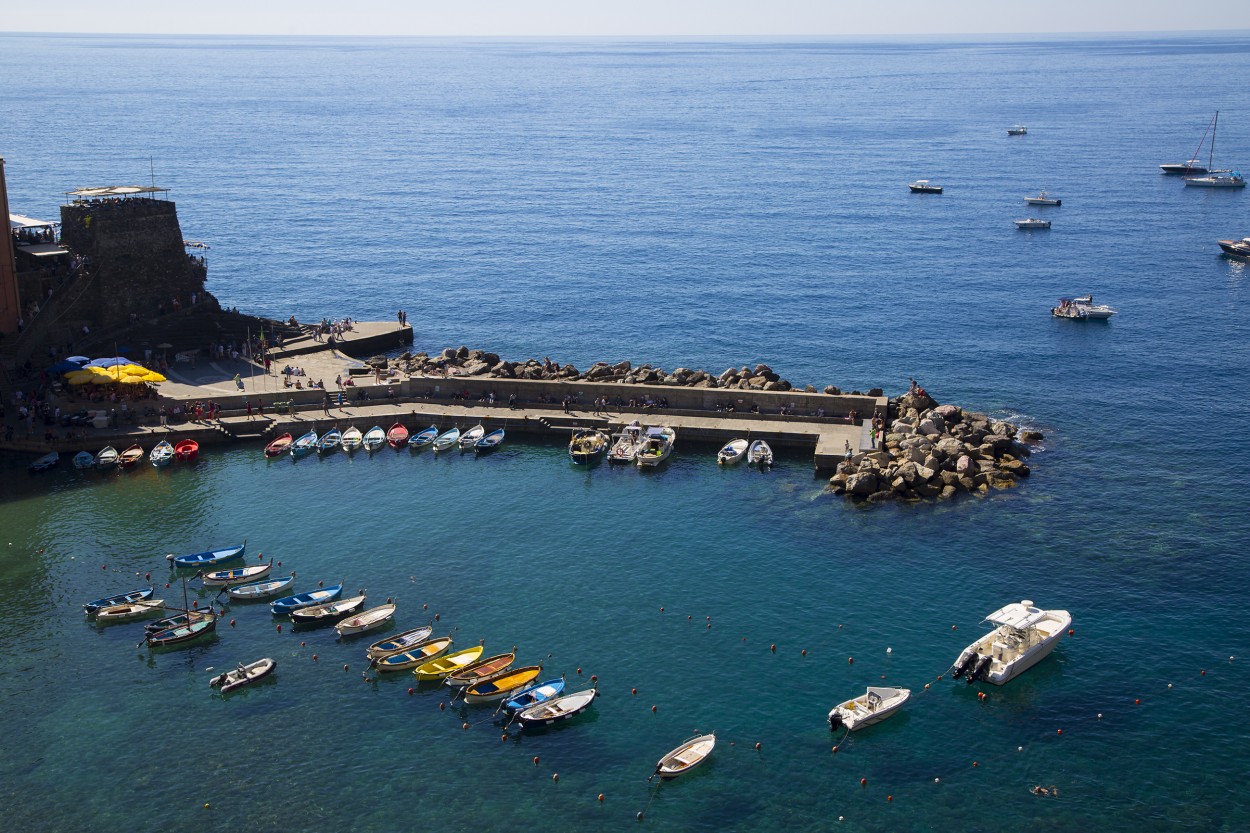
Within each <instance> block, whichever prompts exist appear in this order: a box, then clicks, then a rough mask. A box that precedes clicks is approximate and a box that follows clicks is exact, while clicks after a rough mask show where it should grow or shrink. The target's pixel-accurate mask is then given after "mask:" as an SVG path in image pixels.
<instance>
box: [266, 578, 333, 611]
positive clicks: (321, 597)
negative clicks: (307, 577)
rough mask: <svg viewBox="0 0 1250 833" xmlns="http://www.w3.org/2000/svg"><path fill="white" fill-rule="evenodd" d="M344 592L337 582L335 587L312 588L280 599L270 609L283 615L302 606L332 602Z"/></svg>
mask: <svg viewBox="0 0 1250 833" xmlns="http://www.w3.org/2000/svg"><path fill="white" fill-rule="evenodd" d="M342 593H343V585H342V584H336V585H334V586H333V587H326V588H324V589H322V590H310V591H308V592H307V593H296V594H295V595H294V596H287V597H285V598H282V599H278V600H277V601H276V602H274V603H273V604H271V605H270V606H269V610H270V611H271V612H272V613H273V615H274V616H283V615H285V614H288V613H290V612H291V611H292V610H300V609H301V608H305V607H312V606H313V605H319V604H322V603H324V602H332V601H334V600H335V599H337V598H338V597H339V596H340V595H342Z"/></svg>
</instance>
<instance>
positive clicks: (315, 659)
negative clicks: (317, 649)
mask: <svg viewBox="0 0 1250 833" xmlns="http://www.w3.org/2000/svg"><path fill="white" fill-rule="evenodd" d="M316 661H317V655H316V654H313V662H316Z"/></svg>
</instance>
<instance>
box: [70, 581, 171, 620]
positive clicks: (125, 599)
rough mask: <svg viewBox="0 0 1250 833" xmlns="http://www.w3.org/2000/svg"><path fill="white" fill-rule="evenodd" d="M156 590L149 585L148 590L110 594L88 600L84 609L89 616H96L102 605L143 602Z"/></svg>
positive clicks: (110, 605)
mask: <svg viewBox="0 0 1250 833" xmlns="http://www.w3.org/2000/svg"><path fill="white" fill-rule="evenodd" d="M155 592H156V589H155V588H153V587H149V588H147V589H146V590H131V591H130V592H129V593H118V594H117V595H116V596H109V597H107V598H104V599H96V600H95V601H94V602H87V603H86V604H85V605H83V606H82V609H83V612H84V613H86V614H87V615H88V616H94V615H95V612H96V611H97V610H99V609H100V608H102V607H112V606H113V605H124V604H132V603H134V602H142V601H145V600H146V599H150V598H152V594H153V593H155Z"/></svg>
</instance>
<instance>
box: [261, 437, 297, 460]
mask: <svg viewBox="0 0 1250 833" xmlns="http://www.w3.org/2000/svg"><path fill="white" fill-rule="evenodd" d="M292 442H294V438H293V437H292V436H291V435H290V434H283V435H282V436H281V437H278V438H277V439H276V440H274V441H273V442H271V443H269V445H267V446H265V456H266V457H280V456H282V455H283V454H285V453H286V450H287V449H288V448H290V446H291V443H292Z"/></svg>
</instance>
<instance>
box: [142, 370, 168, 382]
mask: <svg viewBox="0 0 1250 833" xmlns="http://www.w3.org/2000/svg"><path fill="white" fill-rule="evenodd" d="M143 381H145V382H164V381H166V379H165V377H164V376H162V375H161V374H159V373H157V372H156V371H155V370H153V371H151V372H150V373H145V374H144V376H143Z"/></svg>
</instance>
